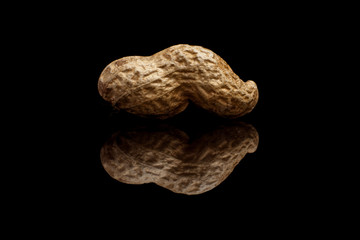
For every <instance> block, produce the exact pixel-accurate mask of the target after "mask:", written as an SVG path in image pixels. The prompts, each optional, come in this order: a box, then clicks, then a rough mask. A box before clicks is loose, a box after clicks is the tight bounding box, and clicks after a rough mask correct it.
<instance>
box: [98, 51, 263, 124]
mask: <svg viewBox="0 0 360 240" xmlns="http://www.w3.org/2000/svg"><path fill="white" fill-rule="evenodd" d="M98 90H99V93H100V95H101V96H102V97H103V98H104V99H105V100H106V101H108V102H110V103H111V104H112V105H113V106H114V107H115V108H117V109H124V110H126V111H128V112H130V113H133V114H136V115H141V116H153V117H157V118H168V117H172V116H174V115H176V114H178V113H180V112H182V111H183V110H185V108H186V107H187V105H188V104H189V101H192V102H193V103H195V104H196V105H198V106H200V107H202V108H204V109H206V110H208V111H211V112H214V113H216V114H218V115H220V116H222V117H231V118H233V117H239V116H242V115H244V114H246V113H248V112H250V111H251V110H252V109H253V108H254V107H255V105H256V103H257V101H258V96H259V94H258V89H257V86H256V84H255V82H253V81H251V80H248V81H246V82H243V81H242V80H241V79H240V78H239V77H238V76H237V75H236V74H235V73H234V72H233V71H232V69H231V68H230V66H229V65H228V64H227V63H226V62H225V61H224V60H223V59H222V58H221V57H220V56H218V55H216V54H215V53H214V52H212V51H211V50H209V49H206V48H203V47H200V46H191V45H187V44H179V45H175V46H172V47H169V48H167V49H165V50H163V51H160V52H158V53H156V54H154V55H152V56H147V57H143V56H129V57H123V58H120V59H118V60H116V61H113V62H112V63H110V64H109V65H108V66H107V67H106V68H105V69H104V70H103V72H102V73H101V75H100V78H99V82H98Z"/></svg>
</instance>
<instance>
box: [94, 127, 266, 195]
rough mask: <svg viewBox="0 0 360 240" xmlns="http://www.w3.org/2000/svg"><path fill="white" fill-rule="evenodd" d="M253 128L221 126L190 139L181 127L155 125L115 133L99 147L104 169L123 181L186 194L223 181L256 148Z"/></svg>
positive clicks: (204, 189) (211, 187)
mask: <svg viewBox="0 0 360 240" xmlns="http://www.w3.org/2000/svg"><path fill="white" fill-rule="evenodd" d="M258 142H259V135H258V133H257V131H256V129H255V128H254V127H253V126H251V125H249V124H245V123H234V124H231V125H228V126H220V127H218V128H217V129H215V130H213V131H211V132H208V133H206V134H204V135H202V136H201V137H200V138H198V139H196V140H194V141H191V142H189V137H188V136H187V134H186V133H184V132H183V131H181V130H179V129H176V128H171V127H167V126H165V127H160V128H157V129H155V130H154V129H146V128H145V129H137V130H129V131H120V132H118V133H116V134H114V135H113V136H112V137H111V138H110V139H109V140H108V141H107V142H106V143H105V144H104V146H103V147H102V149H101V154H100V157H101V162H102V164H103V167H104V169H105V170H106V171H107V172H108V174H109V175H110V176H111V177H113V178H114V179H116V180H118V181H120V182H123V183H128V184H143V183H150V182H153V183H156V184H157V185H159V186H162V187H164V188H167V189H169V190H171V191H173V192H176V193H182V194H187V195H194V194H201V193H204V192H206V191H209V190H211V189H213V188H214V187H216V186H217V185H219V184H220V183H221V182H222V181H224V180H225V179H226V178H227V177H228V176H229V175H230V173H231V172H232V171H233V169H234V168H235V166H236V165H237V164H238V163H239V162H240V160H241V159H242V158H243V157H244V156H245V155H246V153H252V152H255V150H256V149H257V146H258Z"/></svg>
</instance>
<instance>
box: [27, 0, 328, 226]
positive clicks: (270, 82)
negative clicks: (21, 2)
mask: <svg viewBox="0 0 360 240" xmlns="http://www.w3.org/2000/svg"><path fill="white" fill-rule="evenodd" d="M91 7H92V8H91V9H88V8H86V7H84V8H82V7H75V6H74V8H66V10H65V11H60V13H56V14H55V15H53V16H49V17H50V18H51V24H50V25H48V27H46V28H42V30H41V32H42V33H45V34H43V35H44V37H41V38H40V39H39V41H37V42H36V45H34V46H35V47H34V48H33V49H32V50H31V51H33V52H34V53H33V54H36V53H38V51H37V50H38V46H39V47H41V48H42V49H45V53H44V55H41V58H42V65H46V66H49V68H48V69H50V71H49V73H47V75H46V76H47V77H48V78H46V79H45V80H44V81H43V83H46V84H48V85H47V88H48V89H51V91H42V94H41V95H37V96H36V97H35V100H36V101H37V103H39V105H41V107H40V110H39V112H40V113H41V114H43V115H44V116H45V117H43V118H41V120H40V121H39V122H37V123H40V125H41V129H44V130H45V131H44V134H41V136H40V140H36V141H35V140H34V141H35V144H36V145H37V148H36V152H38V156H39V158H38V161H36V163H37V164H36V166H37V168H38V169H37V171H36V172H39V174H38V173H36V174H33V176H32V178H31V180H32V179H35V182H32V181H29V182H27V181H24V182H23V183H22V184H23V185H25V188H26V189H31V191H32V193H31V194H32V196H33V198H34V200H35V201H36V202H37V203H40V205H42V204H44V205H45V203H46V204H50V205H49V206H50V207H45V208H46V209H48V210H49V211H48V212H47V213H46V214H45V218H47V217H49V218H50V217H53V216H64V215H65V216H67V219H68V220H69V221H70V222H73V221H74V222H76V221H77V220H76V219H81V221H83V220H84V219H87V220H89V221H90V222H91V221H93V220H94V219H95V217H94V216H95V215H96V216H100V217H96V219H98V220H99V219H101V220H104V221H109V220H108V219H109V217H112V219H113V218H114V219H116V220H115V222H117V221H120V220H125V222H127V223H128V224H130V225H131V224H139V222H140V223H142V224H144V225H147V224H148V223H151V222H153V221H155V220H154V219H153V217H154V216H156V217H159V219H161V220H160V222H159V224H160V223H164V222H165V223H166V222H168V221H170V222H171V221H174V219H175V218H176V219H179V218H180V217H185V219H186V220H185V222H184V223H183V224H182V225H183V226H187V229H188V228H189V227H190V226H196V224H197V223H199V222H200V223H201V222H207V223H209V225H208V226H216V225H217V223H219V222H222V221H225V222H226V223H229V224H230V225H229V228H231V229H233V226H235V227H238V225H237V224H238V222H237V221H232V220H231V218H230V217H235V218H238V220H240V219H245V220H249V221H250V218H251V219H252V220H254V219H255V220H256V218H257V217H258V216H259V217H261V218H262V219H263V220H265V221H273V216H276V217H277V218H278V219H281V220H282V221H281V224H283V225H286V226H288V227H289V226H291V225H292V224H291V221H289V222H287V220H288V219H294V218H296V217H297V216H302V217H308V214H309V213H310V212H311V215H312V216H317V215H321V214H323V211H322V210H323V209H324V204H323V202H322V201H321V198H318V196H319V195H321V193H322V191H324V187H325V186H324V185H323V180H321V181H318V180H319V179H318V178H317V177H314V173H318V172H317V170H315V169H316V166H317V164H315V161H316V159H317V158H318V156H317V155H316V154H315V153H314V152H313V151H314V150H317V149H318V147H319V146H318V145H317V142H316V139H317V135H316V134H318V132H315V133H314V132H312V131H310V130H311V129H312V128H314V126H315V127H316V126H318V125H319V123H318V122H317V119H316V117H315V116H314V115H313V114H315V113H317V112H318V109H316V106H317V104H319V105H320V103H317V101H316V100H315V97H316V96H317V92H316V91H313V88H309V87H307V86H305V85H304V84H303V83H304V79H307V81H311V76H314V74H311V73H309V72H311V69H312V68H314V66H315V65H314V62H315V60H316V58H317V54H318V53H319V51H321V50H320V48H319V47H320V46H321V44H320V41H319V39H317V38H316V34H317V33H318V32H319V31H321V29H320V30H319V28H318V27H317V26H318V25H317V24H316V23H315V22H311V23H309V22H308V21H307V19H308V18H310V17H312V14H313V13H312V11H311V9H312V8H306V9H304V8H301V7H300V6H297V7H294V6H288V7H286V6H285V9H286V10H283V9H284V6H276V5H271V6H269V5H261V6H251V7H239V6H237V5H235V3H234V4H233V5H231V4H230V5H225V4H224V5H220V4H216V5H211V4H210V5H209V4H208V5H205V6H204V5H203V6H194V5H193V4H191V3H183V4H180V5H177V6H174V7H172V6H166V8H165V9H163V8H160V6H153V5H151V6H146V5H143V4H141V6H130V7H127V6H124V7H113V6H112V5H105V4H104V5H101V6H91ZM309 9H310V10H309ZM48 14H49V15H52V14H51V13H48ZM45 19H46V18H45ZM39 22H41V24H44V23H45V22H46V21H44V19H43V20H40V21H39ZM47 30H48V31H47ZM180 43H186V44H190V45H200V46H203V47H205V48H208V49H210V50H212V51H214V52H215V53H217V54H218V55H220V56H221V57H222V58H223V59H224V60H225V61H226V62H227V63H228V64H229V65H230V66H231V68H232V69H233V71H234V72H235V73H236V74H237V75H238V76H239V77H240V78H241V79H243V80H250V79H251V80H254V81H255V82H256V83H257V85H258V88H259V102H258V104H257V106H256V107H255V108H254V110H253V111H252V112H251V113H249V114H247V115H246V116H244V117H242V118H241V121H244V122H246V123H249V124H252V125H253V126H254V127H255V128H256V129H257V131H258V133H259V138H260V141H259V146H258V149H257V151H256V152H255V153H252V154H247V155H246V156H245V158H244V159H243V160H242V161H241V162H240V163H239V164H238V165H237V166H236V168H235V169H234V171H233V173H232V174H231V175H230V176H229V177H228V178H227V179H226V180H225V181H224V182H223V183H221V184H220V185H219V186H218V187H216V188H214V189H212V190H211V191H209V192H206V193H204V194H201V195H196V196H186V195H181V194H175V193H173V192H171V191H169V190H167V189H164V188H162V187H159V186H157V185H155V184H144V185H127V184H124V183H120V182H118V181H116V180H114V179H112V178H111V177H110V176H109V175H108V174H107V173H106V172H105V170H104V169H103V167H102V165H101V162H100V149H101V147H102V145H103V144H104V143H105V142H106V140H107V139H108V138H109V137H110V136H111V135H112V134H113V133H114V132H116V131H117V130H119V129H123V128H126V127H127V126H128V125H131V124H136V123H138V122H139V123H141V124H147V121H149V122H153V121H150V120H144V119H140V118H138V117H135V116H132V115H130V114H126V113H115V112H114V111H113V110H112V109H111V107H110V106H109V105H108V104H107V103H106V102H105V101H104V100H103V99H102V98H101V97H100V95H99V94H98V91H97V81H98V78H99V76H100V74H101V71H102V70H103V69H104V68H105V67H106V65H107V64H109V63H110V62H112V61H113V60H116V59H118V58H121V57H124V56H131V55H140V56H148V55H152V54H154V53H156V52H158V51H160V50H163V49H165V48H167V47H170V46H172V45H175V44H180ZM314 49H316V51H313V50H314ZM50 59H55V60H56V61H50ZM42 65H41V66H42ZM309 70H310V71H309ZM39 81H42V80H39ZM322 81H323V80H322V79H317V81H313V82H312V85H313V86H314V87H315V86H316V85H318V84H320V85H321V84H323V82H322ZM314 89H315V88H314ZM44 99H46V101H44ZM44 102H45V104H43V103H44ZM48 103H50V104H48ZM314 106H315V109H314V108H313V107H314ZM313 109H314V110H313ZM33 113H34V111H32V114H33ZM28 116H29V117H30V118H31V114H29V115H28ZM308 116H312V117H308ZM171 121H173V122H176V123H178V124H180V125H181V126H182V128H183V129H185V131H186V132H187V133H188V134H189V135H190V136H194V137H196V136H199V135H201V133H202V131H206V130H207V129H211V128H212V126H213V125H216V124H217V123H219V122H221V123H224V122H225V123H226V120H223V119H220V118H218V117H215V116H212V115H210V114H208V113H206V112H204V111H203V110H201V109H199V108H196V107H194V106H191V107H189V108H188V109H187V110H186V111H185V112H183V113H181V114H179V116H176V117H175V118H174V119H172V120H170V122H171ZM32 130H33V132H32V134H33V135H32V136H35V135H38V133H39V131H38V128H36V129H32ZM36 139H37V138H36ZM32 151H34V149H32ZM310 152H312V153H311V154H310ZM29 165H32V166H33V163H31V164H29ZM34 186H36V188H34ZM35 189H36V190H38V191H35ZM38 199H40V200H38ZM41 208H43V207H41ZM313 209H316V211H315V212H314V211H313ZM248 217H250V218H248ZM308 220H309V221H310V219H308ZM94 221H95V220H94ZM75 225H76V224H74V226H75ZM195 228H196V227H195Z"/></svg>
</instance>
